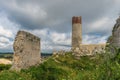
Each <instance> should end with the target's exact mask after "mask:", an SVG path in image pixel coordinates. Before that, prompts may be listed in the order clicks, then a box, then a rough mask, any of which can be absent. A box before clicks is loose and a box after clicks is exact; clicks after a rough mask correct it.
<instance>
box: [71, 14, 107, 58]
mask: <svg viewBox="0 0 120 80" xmlns="http://www.w3.org/2000/svg"><path fill="white" fill-rule="evenodd" d="M105 46H106V44H82V19H81V16H79V17H76V16H74V17H73V18H72V51H73V55H75V56H77V57H79V56H83V55H93V54H95V53H101V52H103V51H104V49H105Z"/></svg>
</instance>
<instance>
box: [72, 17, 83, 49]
mask: <svg viewBox="0 0 120 80" xmlns="http://www.w3.org/2000/svg"><path fill="white" fill-rule="evenodd" d="M81 43H82V24H81V16H79V17H76V16H74V17H72V48H76V47H79V45H80V44H81Z"/></svg>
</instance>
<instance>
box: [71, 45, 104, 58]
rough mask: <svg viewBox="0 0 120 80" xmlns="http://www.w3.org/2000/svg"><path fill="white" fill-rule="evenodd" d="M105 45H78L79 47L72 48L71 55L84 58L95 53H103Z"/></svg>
mask: <svg viewBox="0 0 120 80" xmlns="http://www.w3.org/2000/svg"><path fill="white" fill-rule="evenodd" d="M105 46H106V44H80V45H79V47H76V48H74V49H73V50H72V51H73V55H75V56H78V57H79V56H85V55H93V54H96V53H103V52H104V49H105Z"/></svg>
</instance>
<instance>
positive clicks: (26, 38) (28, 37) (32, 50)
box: [11, 31, 40, 71]
mask: <svg viewBox="0 0 120 80" xmlns="http://www.w3.org/2000/svg"><path fill="white" fill-rule="evenodd" d="M13 48H14V57H13V65H12V68H11V69H12V70H17V71H19V70H21V69H26V68H29V67H30V66H33V65H37V64H39V63H40V38H38V37H36V36H34V35H33V34H31V33H29V32H25V31H19V32H18V33H17V35H16V38H15V41H14V44H13Z"/></svg>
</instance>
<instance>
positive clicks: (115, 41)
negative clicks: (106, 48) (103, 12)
mask: <svg viewBox="0 0 120 80" xmlns="http://www.w3.org/2000/svg"><path fill="white" fill-rule="evenodd" d="M110 43H111V44H112V45H113V46H115V47H119V48H120V17H119V18H118V19H117V20H116V24H115V25H114V28H113V30H112V40H111V42H110Z"/></svg>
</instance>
